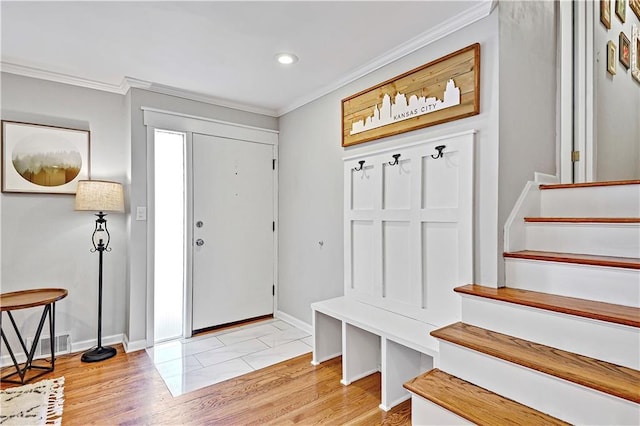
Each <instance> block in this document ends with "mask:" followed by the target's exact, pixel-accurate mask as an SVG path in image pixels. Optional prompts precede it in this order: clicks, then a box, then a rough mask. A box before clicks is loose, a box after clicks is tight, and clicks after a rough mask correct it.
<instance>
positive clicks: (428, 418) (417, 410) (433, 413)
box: [411, 393, 473, 426]
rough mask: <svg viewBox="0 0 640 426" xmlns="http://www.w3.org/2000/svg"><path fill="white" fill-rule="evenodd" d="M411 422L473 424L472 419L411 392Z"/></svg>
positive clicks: (421, 424)
mask: <svg viewBox="0 0 640 426" xmlns="http://www.w3.org/2000/svg"><path fill="white" fill-rule="evenodd" d="M411 424H412V425H413V426H427V425H472V424H473V423H471V422H470V421H467V420H466V419H463V418H462V417H460V416H458V415H457V414H454V413H452V412H451V411H449V410H447V409H445V408H442V407H441V406H439V405H438V404H435V403H433V402H431V401H429V400H428V399H425V398H423V397H421V396H420V395H416V394H414V393H412V394H411Z"/></svg>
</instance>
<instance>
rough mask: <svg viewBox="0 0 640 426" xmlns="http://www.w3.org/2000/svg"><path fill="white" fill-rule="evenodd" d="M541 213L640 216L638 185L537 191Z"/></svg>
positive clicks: (639, 190)
mask: <svg viewBox="0 0 640 426" xmlns="http://www.w3.org/2000/svg"><path fill="white" fill-rule="evenodd" d="M540 209H541V216H552V217H640V185H615V186H595V187H587V188H566V189H546V190H542V191H540Z"/></svg>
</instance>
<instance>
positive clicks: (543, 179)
mask: <svg viewBox="0 0 640 426" xmlns="http://www.w3.org/2000/svg"><path fill="white" fill-rule="evenodd" d="M533 180H534V181H535V182H536V183H540V184H556V183H560V179H558V176H555V175H550V174H547V173H540V172H534V173H533Z"/></svg>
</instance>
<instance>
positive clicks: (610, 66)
mask: <svg viewBox="0 0 640 426" xmlns="http://www.w3.org/2000/svg"><path fill="white" fill-rule="evenodd" d="M617 59H618V58H617V55H616V44H615V43H614V42H612V41H611V40H609V42H607V71H608V72H609V74H611V75H615V74H616V62H617Z"/></svg>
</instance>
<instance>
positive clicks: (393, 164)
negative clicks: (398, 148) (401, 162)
mask: <svg viewBox="0 0 640 426" xmlns="http://www.w3.org/2000/svg"><path fill="white" fill-rule="evenodd" d="M392 157H393V162H391V161H389V165H390V166H395V165H396V164H398V158H400V154H393V155H392Z"/></svg>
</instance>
